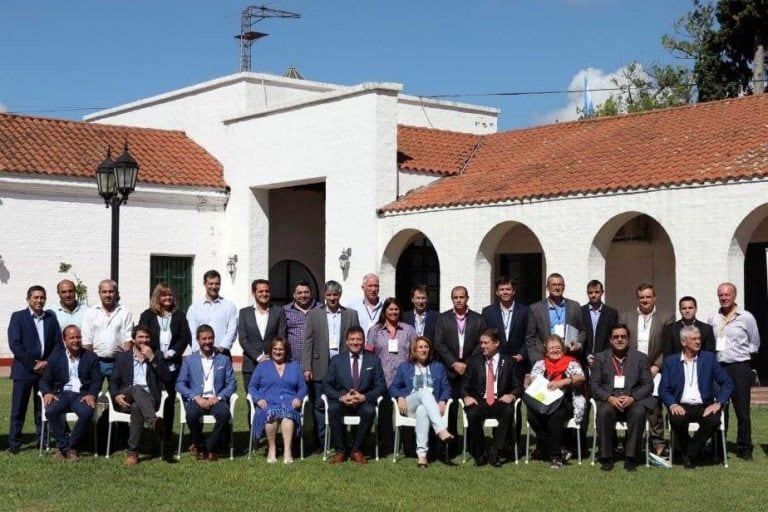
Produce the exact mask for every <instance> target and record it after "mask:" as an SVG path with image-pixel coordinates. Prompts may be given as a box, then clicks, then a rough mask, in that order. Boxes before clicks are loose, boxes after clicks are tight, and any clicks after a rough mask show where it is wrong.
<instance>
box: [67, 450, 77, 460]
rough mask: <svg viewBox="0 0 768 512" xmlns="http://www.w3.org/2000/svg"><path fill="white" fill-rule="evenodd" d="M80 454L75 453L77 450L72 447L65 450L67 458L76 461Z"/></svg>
mask: <svg viewBox="0 0 768 512" xmlns="http://www.w3.org/2000/svg"><path fill="white" fill-rule="evenodd" d="M79 459H80V456H79V455H78V454H77V450H75V449H74V448H70V449H69V451H68V452H67V460H71V461H76V460H79Z"/></svg>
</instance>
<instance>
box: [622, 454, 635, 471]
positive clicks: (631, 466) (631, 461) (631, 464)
mask: <svg viewBox="0 0 768 512" xmlns="http://www.w3.org/2000/svg"><path fill="white" fill-rule="evenodd" d="M624 469H626V470H627V471H629V472H632V471H637V461H636V460H635V458H634V457H627V458H626V459H625V460H624Z"/></svg>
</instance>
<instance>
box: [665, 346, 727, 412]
mask: <svg viewBox="0 0 768 512" xmlns="http://www.w3.org/2000/svg"><path fill="white" fill-rule="evenodd" d="M680 357H681V356H680V354H675V355H674V356H672V357H668V358H666V359H664V371H663V372H661V384H659V396H660V397H661V401H662V402H663V403H664V405H666V406H667V407H669V406H670V405H673V404H679V403H680V398H681V397H682V396H683V388H685V370H684V369H683V361H682V359H681V358H680ZM695 368H696V378H697V380H698V383H699V393H701V400H702V402H704V404H705V405H706V404H710V403H712V402H714V399H715V394H714V386H713V385H712V384H713V382H717V384H718V386H720V388H719V389H718V391H717V401H718V402H720V403H721V404H727V403H728V400H730V398H731V393H733V380H731V377H730V376H729V375H728V374H727V373H725V370H723V369H722V368H721V367H720V363H718V362H717V359H716V358H715V353H714V352H704V351H701V352H699V357H698V359H697V360H696V366H695Z"/></svg>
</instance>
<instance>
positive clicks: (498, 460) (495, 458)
mask: <svg viewBox="0 0 768 512" xmlns="http://www.w3.org/2000/svg"><path fill="white" fill-rule="evenodd" d="M489 460H490V463H491V466H493V467H495V468H500V467H501V466H502V465H503V464H504V458H503V457H502V456H501V455H491V456H490V457H489Z"/></svg>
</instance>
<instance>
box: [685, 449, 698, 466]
mask: <svg viewBox="0 0 768 512" xmlns="http://www.w3.org/2000/svg"><path fill="white" fill-rule="evenodd" d="M683 466H684V467H685V469H696V464H695V463H694V462H693V459H692V458H691V457H689V456H688V455H687V454H685V453H684V454H683Z"/></svg>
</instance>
